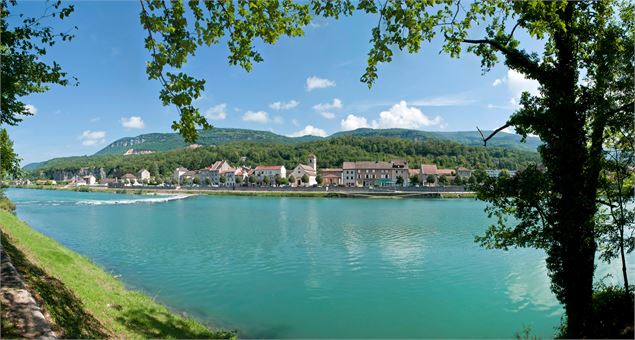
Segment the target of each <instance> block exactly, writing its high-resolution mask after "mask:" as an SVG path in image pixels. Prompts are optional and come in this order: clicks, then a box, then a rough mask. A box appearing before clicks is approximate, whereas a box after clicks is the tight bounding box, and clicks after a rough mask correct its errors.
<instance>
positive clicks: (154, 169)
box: [151, 162, 161, 178]
mask: <svg viewBox="0 0 635 340" xmlns="http://www.w3.org/2000/svg"><path fill="white" fill-rule="evenodd" d="M151 173H152V176H153V177H155V178H158V177H159V176H161V172H160V171H159V164H158V163H157V162H154V163H152V172H151Z"/></svg>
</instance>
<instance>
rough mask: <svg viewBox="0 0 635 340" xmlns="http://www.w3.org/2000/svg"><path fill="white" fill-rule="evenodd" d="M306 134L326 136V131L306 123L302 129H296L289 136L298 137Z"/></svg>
mask: <svg viewBox="0 0 635 340" xmlns="http://www.w3.org/2000/svg"><path fill="white" fill-rule="evenodd" d="M306 135H311V136H318V137H326V136H327V135H326V131H324V130H322V129H320V128H316V127H315V126H313V125H307V126H305V127H304V129H302V130H300V131H296V132H294V133H292V134H291V137H300V136H306Z"/></svg>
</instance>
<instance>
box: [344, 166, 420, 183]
mask: <svg viewBox="0 0 635 340" xmlns="http://www.w3.org/2000/svg"><path fill="white" fill-rule="evenodd" d="M342 172H343V173H342V178H343V180H342V181H343V184H344V185H345V186H349V187H353V186H358V187H359V186H364V187H366V186H396V185H397V180H398V178H399V177H401V178H402V179H403V184H402V185H404V186H405V185H407V184H408V181H409V179H408V162H407V161H404V160H392V161H389V162H385V161H359V162H344V164H343V166H342Z"/></svg>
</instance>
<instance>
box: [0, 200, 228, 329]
mask: <svg viewBox="0 0 635 340" xmlns="http://www.w3.org/2000/svg"><path fill="white" fill-rule="evenodd" d="M0 231H1V233H0V234H1V235H2V238H3V245H4V246H5V248H8V249H6V250H9V252H10V253H11V257H12V259H13V260H14V265H15V267H16V269H17V270H18V272H19V273H20V275H21V276H22V277H23V278H24V281H25V283H26V284H27V285H28V286H29V289H30V290H33V291H35V292H36V296H37V300H38V303H39V304H40V305H41V306H42V307H43V309H44V311H45V313H46V314H48V315H50V318H51V321H52V327H53V328H54V331H55V332H56V333H58V332H61V335H62V337H63V338H112V337H115V338H120V337H123V338H233V339H235V338H236V337H237V331H236V330H231V331H227V330H223V329H219V328H216V327H214V326H213V325H210V324H208V323H206V322H202V321H200V320H198V319H195V318H192V317H188V316H185V314H184V313H182V312H180V311H179V310H176V309H174V308H172V307H170V306H169V305H166V304H162V303H159V302H156V301H155V298H152V297H151V296H149V295H148V294H146V293H144V292H143V291H140V290H136V289H130V288H128V287H127V286H126V284H125V283H124V282H123V281H121V280H119V279H118V278H116V277H115V276H114V275H113V274H112V273H110V272H109V271H107V270H106V269H104V268H103V267H101V266H99V265H97V264H96V263H94V262H93V261H92V260H90V259H88V258H87V257H85V256H83V255H81V254H79V253H77V252H75V251H73V250H71V249H70V248H68V247H66V246H64V245H62V244H61V243H59V242H58V241H56V240H54V239H52V238H51V237H49V236H46V235H44V234H43V233H41V232H39V231H37V230H35V229H34V228H33V227H31V226H30V225H29V224H27V223H26V222H24V221H22V220H21V219H20V218H19V217H18V216H16V215H13V214H12V213H10V212H7V211H4V210H0ZM60 258H61V259H63V260H64V261H62V262H64V263H60ZM51 288H53V289H51ZM149 320H150V321H149ZM3 325H4V324H3ZM58 334H59V333H58Z"/></svg>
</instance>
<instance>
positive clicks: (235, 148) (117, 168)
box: [33, 136, 539, 177]
mask: <svg viewBox="0 0 635 340" xmlns="http://www.w3.org/2000/svg"><path fill="white" fill-rule="evenodd" d="M376 146H377V147H376ZM376 150H378V151H376ZM310 153H315V154H317V155H319V156H320V158H319V164H320V167H341V166H342V163H343V162H344V161H361V160H391V159H405V160H407V161H408V163H409V166H410V167H418V166H419V164H422V163H434V164H437V165H438V166H441V167H457V166H465V167H470V168H479V167H480V168H493V169H499V168H507V169H519V168H523V167H526V166H527V165H528V164H532V163H536V162H539V157H538V155H537V153H535V152H528V151H519V150H508V149H499V148H481V147H475V146H466V145H462V144H458V143H455V142H449V141H446V142H443V141H437V140H429V141H410V140H402V139H398V138H384V137H357V136H346V137H340V138H333V139H329V140H324V141H315V142H305V143H300V144H297V145H289V144H265V143H249V142H233V143H228V144H224V145H221V146H217V147H201V148H197V149H187V148H186V149H181V150H174V151H165V152H157V153H154V154H148V155H132V156H123V155H101V156H81V157H65V158H57V159H53V160H50V161H48V162H46V163H44V164H42V165H41V166H40V167H39V168H38V169H37V170H36V171H34V172H33V174H34V176H35V177H39V176H40V175H42V177H51V176H53V175H54V174H55V173H56V172H62V171H68V172H77V171H79V170H80V169H82V168H90V169H95V170H98V169H100V168H104V170H106V172H107V175H108V176H109V177H120V176H121V175H123V174H125V173H127V172H131V173H134V172H136V171H139V170H140V169H143V168H147V169H148V170H150V173H151V174H152V175H153V176H170V175H171V174H172V172H173V171H174V169H175V168H177V167H179V166H184V167H186V168H188V169H201V168H204V167H206V166H209V165H210V164H212V163H213V162H215V161H217V160H219V159H225V160H228V161H229V162H230V163H232V164H243V165H246V166H252V167H255V166H258V165H265V164H268V165H274V164H275V165H277V164H281V165H284V166H285V167H287V168H288V169H291V168H294V167H295V166H296V165H297V164H298V163H304V162H305V161H306V156H307V155H308V154H310Z"/></svg>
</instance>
